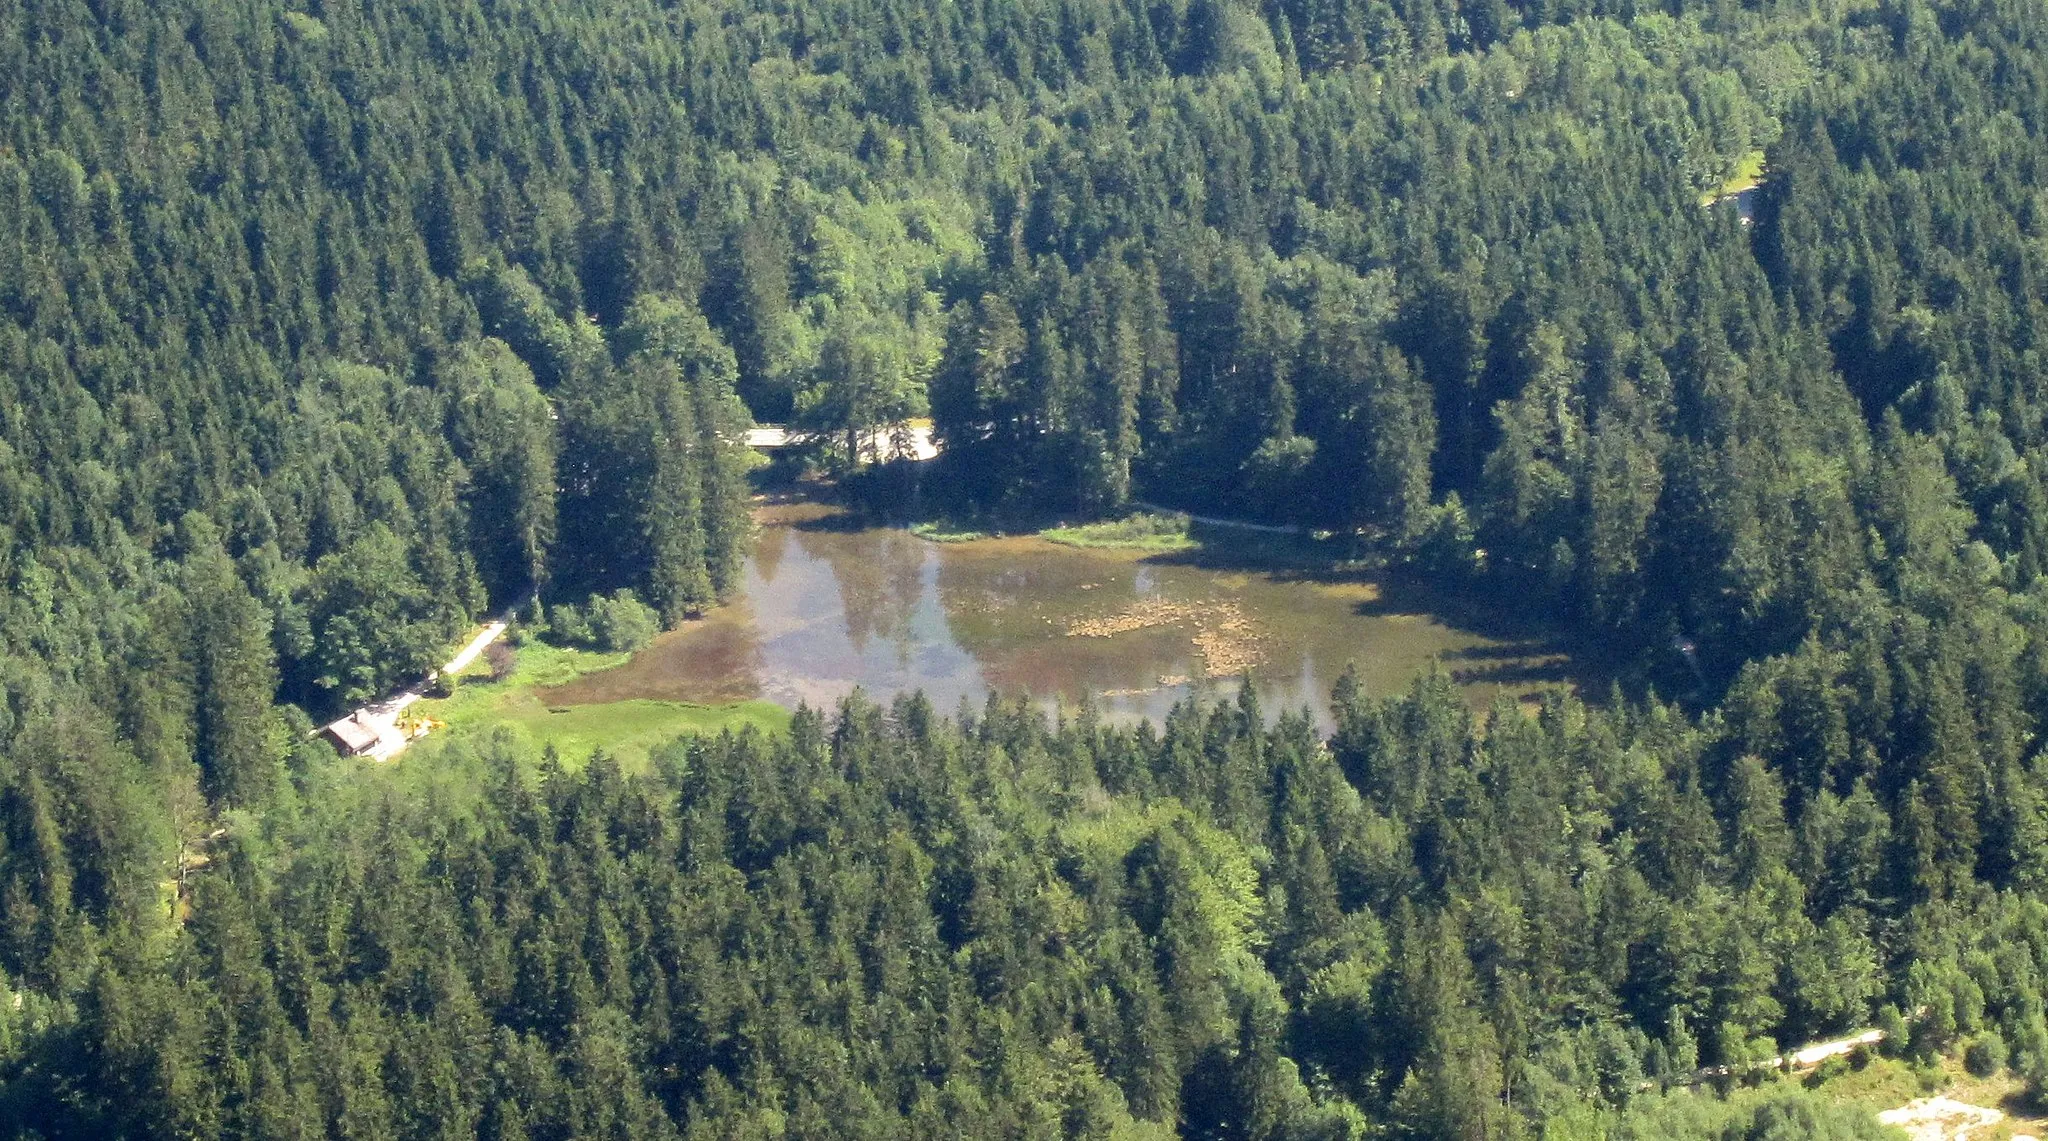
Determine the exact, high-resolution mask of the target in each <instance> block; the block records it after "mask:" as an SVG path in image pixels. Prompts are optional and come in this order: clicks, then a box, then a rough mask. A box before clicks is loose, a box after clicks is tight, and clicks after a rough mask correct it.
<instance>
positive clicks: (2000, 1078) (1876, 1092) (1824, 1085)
mask: <svg viewBox="0 0 2048 1141" xmlns="http://www.w3.org/2000/svg"><path fill="white" fill-rule="evenodd" d="M1805 1084H1806V1086H1807V1088H1809V1089H1812V1090H1814V1091H1816V1092H1818V1093H1820V1094H1821V1095H1823V1096H1825V1097H1827V1098H1828V1099H1829V1100H1831V1101H1838V1102H1844V1103H1848V1104H1852V1105H1860V1106H1863V1107H1865V1108H1867V1109H1869V1110H1870V1111H1871V1112H1872V1113H1882V1112H1883V1111H1885V1110H1887V1109H1896V1108H1898V1107H1899V1106H1902V1105H1905V1104H1906V1103H1907V1102H1909V1101H1913V1100H1915V1099H1917V1098H1923V1097H1933V1096H1935V1095H1937V1094H1939V1095H1940V1096H1942V1097H1949V1098H1954V1099H1955V1100H1957V1101H1962V1102H1968V1103H1969V1104H1971V1105H1982V1106H1988V1107H1990V1108H1992V1109H1997V1110H2000V1111H2002V1112H2003V1113H2004V1114H2005V1115H2006V1118H2005V1120H2004V1121H2001V1122H1999V1123H1998V1124H1996V1125H1993V1126H1989V1127H1986V1128H1981V1129H1974V1130H1972V1131H1971V1132H1970V1141H2010V1139H2011V1138H2013V1137H2016V1136H2034V1137H2039V1136H2042V1135H2043V1134H2044V1133H2048V1117H2044V1116H2043V1115H2042V1113H2041V1107H2038V1106H2035V1105H2032V1104H2030V1103H2029V1102H2028V1101H2027V1100H2026V1083H2025V1082H2024V1081H2022V1080H2021V1079H2020V1078H2019V1077H2018V1076H2016V1075H2015V1074H2013V1073H2012V1072H2011V1071H2010V1070H2008V1071H2005V1072H2003V1073H2000V1074H1997V1075H1994V1076H1992V1077H1989V1078H1979V1077H1975V1076H1973V1075H1971V1074H1970V1073H1969V1071H1967V1070H1965V1069H1964V1068H1963V1064H1962V1062H1961V1061H1960V1060H1958V1059H1956V1058H1943V1059H1941V1060H1940V1061H1939V1062H1936V1063H1932V1064H1928V1065H1924V1066H1915V1065H1913V1064H1912V1063H1910V1062H1907V1061H1905V1060H1902V1059H1899V1058H1884V1057H1877V1058H1872V1059H1870V1062H1869V1064H1868V1065H1865V1066H1864V1067H1862V1068H1861V1069H1856V1068H1854V1067H1851V1066H1849V1065H1847V1064H1845V1063H1844V1064H1833V1065H1828V1066H1823V1067H1821V1068H1820V1069H1819V1070H1817V1071H1815V1072H1814V1073H1813V1074H1811V1075H1809V1076H1808V1077H1807V1078H1806V1079H1805Z"/></svg>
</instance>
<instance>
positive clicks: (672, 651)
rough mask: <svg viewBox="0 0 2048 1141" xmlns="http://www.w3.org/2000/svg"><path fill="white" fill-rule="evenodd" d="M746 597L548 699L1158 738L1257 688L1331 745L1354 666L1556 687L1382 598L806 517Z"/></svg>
mask: <svg viewBox="0 0 2048 1141" xmlns="http://www.w3.org/2000/svg"><path fill="white" fill-rule="evenodd" d="M758 518H759V521H760V524H761V531H760V537H759V540H758V541H757V543H756V546H755V550H754V553H753V555H752V556H751V557H750V558H749V559H748V560H747V566H746V576H745V587H744V589H743V591H742V592H741V594H740V596H739V597H736V598H735V599H734V600H733V601H732V603H731V604H730V605H728V606H725V607H723V608H721V609H719V610H718V611H716V612H714V613H713V614H711V615H710V616H709V617H707V618H705V619H704V620H702V621H699V622H692V623H690V624H689V625H687V626H686V627H684V628H683V629H680V630H676V631H673V632H671V633H669V634H666V635H663V636H662V637H661V638H660V639H658V640H657V641H656V642H655V644H654V645H653V646H652V647H650V648H649V649H647V650H645V651H643V652H641V653H640V654H639V655H638V656H636V657H635V658H634V659H633V660H632V661H631V662H630V663H628V664H627V665H625V666H622V667H620V668H618V669H614V670H607V671H605V672H602V673H596V674H590V675H586V676H585V677H583V678H580V679H578V680H577V681H576V682H574V683H572V684H570V685H566V686H563V687H561V688H559V689H555V690H551V691H548V692H546V693H544V694H542V697H543V698H544V699H545V700H546V701H548V702H549V703H550V704H553V705H576V704H585V703H593V702H603V701H616V700H621V699H625V698H660V699H667V700H676V701H693V702H707V703H709V702H727V701H738V700H743V699H748V698H766V699H768V700H771V701H776V702H780V703H783V704H786V705H792V706H793V705H795V704H796V703H797V702H799V701H806V702H809V703H811V704H812V705H813V706H826V707H829V706H830V705H832V704H833V703H835V702H837V701H838V700H839V699H840V698H842V697H844V696H845V695H846V694H848V693H850V692H851V691H852V690H853V688H854V687H855V686H860V687H862V688H863V689H865V690H866V692H867V693H868V694H869V696H871V697H874V698H876V699H878V700H887V699H888V698H890V697H892V696H894V695H895V694H897V693H901V692H906V691H909V690H915V689H922V690H924V691H925V692H926V693H927V694H928V695H929V696H930V697H931V699H932V701H933V704H934V705H936V706H937V707H938V708H939V709H940V710H942V711H948V712H950V711H951V710H953V709H954V708H955V707H956V706H957V705H958V703H959V702H960V701H961V700H962V699H965V700H968V701H970V702H973V703H975V704H976V705H979V704H980V703H981V702H982V701H983V700H984V699H985V697H986V696H987V694H988V692H989V691H990V690H991V689H995V690H998V691H1001V692H1002V693H1005V694H1011V693H1024V694H1029V695H1031V696H1033V697H1034V698H1036V699H1038V700H1040V701H1041V702H1043V703H1045V704H1047V705H1050V704H1052V703H1053V702H1054V701H1057V700H1064V701H1065V702H1066V703H1067V704H1068V705H1069V707H1071V706H1072V705H1073V704H1074V703H1075V702H1077V701H1079V700H1081V699H1083V698H1084V697H1085V698H1092V699H1093V700H1094V701H1095V702H1096V704H1097V706H1098V708H1101V709H1102V710H1104V711H1105V712H1107V713H1109V714H1111V715H1113V716H1120V717H1132V718H1135V717H1150V718H1153V719H1155V720H1156V719H1159V718H1162V717H1163V716H1164V715H1165V714H1166V712H1167V710H1168V709H1169V708H1171V707H1172V705H1173V703H1174V702H1175V701H1178V700H1180V699H1182V698H1185V697H1187V696H1189V695H1191V694H1218V695H1227V694H1232V693H1235V692H1236V687H1237V684H1238V679H1239V678H1240V677H1242V676H1243V675H1244V674H1245V673H1246V672H1250V673H1251V674H1252V676H1253V677H1254V679H1255V681H1256V684H1257V686H1258V690H1259V694H1260V697H1261V699H1262V700H1263V702H1264V703H1265V707H1266V709H1267V710H1268V711H1269V712H1272V711H1277V710H1279V709H1281V708H1299V707H1303V706H1306V707H1308V708H1310V709H1311V710H1313V711H1314V713H1315V714H1316V717H1317V719H1318V721H1319V722H1321V723H1323V724H1325V725H1326V726H1327V709H1326V706H1327V705H1328V702H1329V693H1330V686H1331V684H1332V683H1333V682H1335V681H1336V679H1337V676H1338V675H1339V674H1340V673H1341V672H1342V671H1343V669H1344V665H1345V663H1346V662H1353V661H1355V662H1357V663H1358V667H1359V671H1360V673H1361V675H1362V677H1363V680H1364V681H1365V684H1366V687H1367V689H1368V690H1369V691H1370V692H1376V693H1385V692H1388V691H1390V690H1395V689H1399V688H1402V687H1405V686H1406V685H1407V684H1408V681H1409V679H1410V678H1411V677H1413V676H1414V674H1415V673H1416V672H1417V671H1419V670H1422V669H1424V668H1426V667H1427V664H1428V663H1429V661H1430V660H1431V659H1433V658H1435V659H1440V660H1442V662H1443V663H1444V667H1445V668H1446V669H1447V670H1450V671H1451V672H1452V673H1453V675H1454V676H1456V677H1457V678H1458V679H1459V680H1460V681H1461V682H1463V683H1464V684H1465V685H1466V691H1467V693H1468V694H1469V695H1470V696H1471V698H1472V701H1473V703H1474V704H1475V705H1485V704H1487V703H1490V702H1491V701H1492V700H1494V698H1495V697H1496V696H1497V695H1498V694H1500V693H1502V692H1507V693H1511V694H1516V695H1526V694H1529V693H1533V692H1534V691H1535V690H1537V689H1539V688H1541V687H1542V686H1544V685H1546V684H1554V683H1556V682H1558V681H1561V680H1564V678H1565V667H1566V662H1565V660H1564V658H1563V656H1562V655H1561V654H1559V653H1557V652H1555V651H1554V650H1553V649H1552V648H1550V647H1548V646H1546V645H1544V644H1542V643H1538V642H1532V641H1505V642H1504V641H1500V640H1496V639H1489V638H1487V637H1485V636H1483V635H1481V634H1479V633H1475V632H1472V631H1469V630H1460V629H1457V628H1455V627H1453V626H1450V625H1446V624H1445V623H1444V622H1442V621H1440V620H1438V619H1436V618H1433V617H1430V616H1428V615H1426V614H1421V613H1404V612H1403V611H1404V610H1409V609H1413V607H1412V606H1403V605H1402V604H1401V603H1400V602H1399V601H1398V600H1396V599H1393V598H1390V597H1387V596H1386V595H1385V594H1384V593H1383V590H1382V588H1381V586H1380V585H1378V584H1375V583H1372V582H1356V581H1315V580H1313V579H1303V578H1300V577H1298V576H1278V575H1272V574H1267V573H1262V572H1257V571H1249V572H1247V571H1230V570H1219V569H1215V568H1213V567H1209V566H1199V565H1194V564H1192V563H1190V562H1187V561H1179V560H1175V559H1171V558H1167V559H1160V558H1153V559H1141V558H1135V557H1132V556H1130V555H1126V554H1120V553H1117V552H1110V551H1092V550H1079V549H1075V548H1071V547H1062V546H1059V545H1057V544H1053V543H1049V542H1046V541H1044V540H1041V539H1037V538H1029V537H1027V538H1003V539H987V540H981V541H977V542H971V543H956V544H938V543H929V542H926V541H925V540H922V539H919V538H917V537H916V536H914V535H912V534H910V533H909V532H908V531H904V530H899V529H895V528H881V527H864V526H860V525H858V524H855V523H853V522H852V521H850V520H849V519H848V518H847V517H846V516H843V515H840V514H837V513H836V512H834V511H833V510H832V509H830V508H827V507H824V506H821V505H816V504H786V505H776V506H764V507H762V508H761V509H760V510H759V512H758Z"/></svg>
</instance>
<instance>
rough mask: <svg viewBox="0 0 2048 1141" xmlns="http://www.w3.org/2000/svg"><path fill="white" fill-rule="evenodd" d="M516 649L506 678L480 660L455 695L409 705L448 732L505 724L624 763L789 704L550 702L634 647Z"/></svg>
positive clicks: (567, 748) (762, 722) (565, 753)
mask: <svg viewBox="0 0 2048 1141" xmlns="http://www.w3.org/2000/svg"><path fill="white" fill-rule="evenodd" d="M517 655H518V656H517V659H516V664H515V666H514V668H513V670H512V673H511V675H510V676H508V677H507V678H505V680H503V681H498V682H493V681H490V680H489V667H488V665H487V664H486V663H484V662H483V661H482V660H479V661H478V662H477V663H476V664H475V665H473V666H471V667H470V668H469V669H467V670H464V671H463V673H462V675H461V682H460V684H458V685H457V687H456V690H455V693H454V694H453V695H452V696H450V697H447V698H444V699H441V700H430V701H422V702H420V703H419V704H418V705H416V706H415V707H414V709H413V711H414V712H415V713H417V714H419V715H421V716H425V717H431V718H433V719H434V720H436V721H440V722H443V723H444V724H445V725H446V726H447V728H446V729H445V730H443V732H448V733H461V732H465V731H474V730H476V729H479V728H485V727H489V726H494V725H504V726H509V727H511V728H513V729H515V730H517V731H518V732H519V733H520V734H521V735H523V736H525V737H526V738H528V739H529V740H531V741H532V742H533V744H534V746H535V747H536V748H541V747H545V746H548V745H553V746H554V747H555V750H556V751H557V752H559V753H560V754H561V756H562V760H563V761H564V762H566V763H569V764H577V763H580V762H581V761H582V760H583V759H584V758H586V757H588V756H589V755H590V752H591V750H593V749H603V750H604V751H605V752H607V753H610V754H612V755H613V756H616V757H618V758H619V760H620V762H621V763H622V764H626V765H628V766H634V765H638V764H642V763H645V761H646V759H647V754H648V750H649V749H651V748H653V747H654V746H657V745H660V744H663V743H665V742H667V741H670V740H673V739H674V738H676V737H680V736H683V735H685V734H691V733H717V732H719V731H721V730H724V729H733V730H738V729H741V728H743V727H745V726H748V725H753V726H755V727H757V728H760V729H763V730H770V731H774V730H780V729H784V728H787V727H788V725H789V712H788V711H787V710H785V709H783V708H782V707H781V706H779V705H775V704H773V703H771V702H766V701H743V702H738V703H735V704H732V705H692V704H689V703H687V702H681V701H647V700H634V701H614V702H607V703H604V704H601V705H571V706H554V707H550V706H549V705H548V704H547V703H546V702H544V701H542V700H541V698H540V695H539V693H538V692H537V691H538V690H541V689H546V688H549V687H552V686H557V685H563V684H566V683H567V682H570V681H572V680H574V679H575V678H577V677H579V676H581V675H583V674H586V673H592V672H595V671H597V670H603V669H610V668H611V667H613V666H618V665H623V664H625V662H626V659H627V658H629V657H631V655H630V654H602V653H594V652H591V651H587V650H565V649H562V648H560V647H556V646H549V645H545V644H543V643H540V642H531V643H528V644H527V645H525V646H522V647H520V648H519V649H518V651H517Z"/></svg>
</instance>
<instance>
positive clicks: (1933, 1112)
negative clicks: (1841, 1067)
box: [1877, 1097, 2036, 1141]
mask: <svg viewBox="0 0 2048 1141" xmlns="http://www.w3.org/2000/svg"><path fill="white" fill-rule="evenodd" d="M1877 1119H1878V1121H1880V1122H1882V1123H1883V1124H1886V1125H1896V1126H1898V1127H1899V1128H1900V1129H1903V1130H1905V1131H1906V1136H1907V1137H1910V1138H1912V1141H1969V1139H1970V1137H1971V1136H1972V1135H1974V1134H1976V1133H1977V1132H1978V1131H1979V1130H1982V1129H1988V1128H1990V1127H1991V1126H1993V1125H1996V1124H1998V1123H1999V1122H2001V1121H2003V1120H2005V1114H2003V1113H2000V1112H1999V1111H1998V1110H1995V1109H1990V1108H1987V1107H1985V1106H1981V1105H1971V1104H1970V1103H1969V1102H1967V1101H1957V1100H1955V1099H1954V1098H1949V1097H1923V1098H1917V1099H1915V1100H1913V1101H1909V1102H1907V1103H1906V1104H1904V1105H1902V1106H1900V1107H1898V1108H1897V1109H1887V1110H1885V1111H1884V1112H1883V1113H1880V1114H1878V1115H1877ZM2013 1141H2036V1138H2034V1137H2033V1136H2031V1135H2030V1134H2025V1133H2021V1134H2017V1135H2015V1136H2014V1137H2013Z"/></svg>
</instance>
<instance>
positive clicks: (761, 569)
mask: <svg viewBox="0 0 2048 1141" xmlns="http://www.w3.org/2000/svg"><path fill="white" fill-rule="evenodd" d="M788 547H789V528H788V527H785V526H780V525H771V526H767V527H761V528H757V529H756V532H755V535H754V570H755V571H756V572H758V573H759V574H760V576H761V581H763V582H774V581H775V570H776V568H777V567H779V566H781V565H782V552H783V551H785V550H787V549H788Z"/></svg>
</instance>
